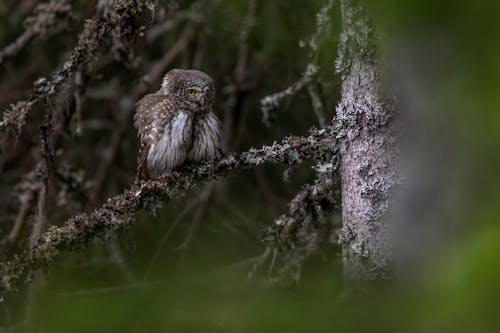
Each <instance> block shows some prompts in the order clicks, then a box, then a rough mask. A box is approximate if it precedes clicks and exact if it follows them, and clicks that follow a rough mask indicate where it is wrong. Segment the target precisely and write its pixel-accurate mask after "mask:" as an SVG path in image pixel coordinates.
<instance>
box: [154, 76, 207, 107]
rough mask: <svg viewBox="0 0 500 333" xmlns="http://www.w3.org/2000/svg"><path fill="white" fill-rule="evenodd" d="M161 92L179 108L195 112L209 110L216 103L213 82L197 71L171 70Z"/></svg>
mask: <svg viewBox="0 0 500 333" xmlns="http://www.w3.org/2000/svg"><path fill="white" fill-rule="evenodd" d="M161 90H162V92H163V93H164V94H165V95H168V96H169V97H170V98H171V99H172V100H173V101H174V102H175V103H176V104H177V105H178V106H179V107H182V108H187V109H189V110H193V111H203V110H208V109H210V108H211V107H212V104H213V102H214V95H215V92H214V82H213V80H212V79H211V78H210V76H208V75H207V74H205V73H203V72H201V71H197V70H185V69H172V70H170V71H169V72H168V73H167V74H165V77H164V78H163V82H162V85H161Z"/></svg>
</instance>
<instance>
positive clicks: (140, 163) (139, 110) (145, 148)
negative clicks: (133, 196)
mask: <svg viewBox="0 0 500 333" xmlns="http://www.w3.org/2000/svg"><path fill="white" fill-rule="evenodd" d="M165 102H166V96H165V95H161V94H149V95H146V96H144V98H143V99H141V100H140V101H139V102H137V104H136V112H135V114H134V125H135V127H136V128H137V131H138V134H139V138H140V140H141V148H140V150H139V156H138V159H137V173H136V177H137V178H138V179H146V178H149V177H150V175H149V172H148V169H147V165H146V163H147V157H148V154H149V149H150V147H151V143H152V142H153V141H157V140H158V139H159V137H161V135H162V130H163V128H164V127H165V123H166V122H167V121H168V120H169V119H171V117H172V116H173V115H172V112H167V111H165Z"/></svg>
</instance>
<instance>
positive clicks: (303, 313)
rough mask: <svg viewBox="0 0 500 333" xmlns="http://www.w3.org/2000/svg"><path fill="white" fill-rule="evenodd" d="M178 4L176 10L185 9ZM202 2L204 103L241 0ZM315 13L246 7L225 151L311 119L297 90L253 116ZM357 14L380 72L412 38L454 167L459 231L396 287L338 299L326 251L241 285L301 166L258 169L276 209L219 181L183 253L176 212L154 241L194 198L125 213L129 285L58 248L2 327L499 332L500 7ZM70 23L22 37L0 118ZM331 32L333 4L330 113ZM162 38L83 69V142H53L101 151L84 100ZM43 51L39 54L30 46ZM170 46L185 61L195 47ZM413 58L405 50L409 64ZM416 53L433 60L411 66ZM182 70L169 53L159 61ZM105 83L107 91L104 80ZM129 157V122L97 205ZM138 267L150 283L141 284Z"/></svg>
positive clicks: (125, 172)
mask: <svg viewBox="0 0 500 333" xmlns="http://www.w3.org/2000/svg"><path fill="white" fill-rule="evenodd" d="M14 3H15V1H4V2H2V3H1V4H0V16H1V17H0V19H1V21H0V22H1V23H0V42H1V45H5V44H6V43H7V42H9V41H12V40H13V39H14V38H15V37H16V36H17V35H18V34H19V33H20V32H21V31H22V27H21V26H20V25H19V24H17V23H15V22H14V23H11V22H10V21H9V20H8V18H9V15H10V14H11V12H10V8H13V7H15V5H14ZM165 3H167V2H165ZM179 4H180V5H181V6H182V7H183V8H189V1H188V2H184V1H182V2H179ZM205 5H207V9H206V11H205V12H206V13H207V15H208V20H207V22H204V23H203V24H204V25H205V27H208V28H207V30H205V31H204V32H203V34H204V36H205V37H204V38H206V45H207V49H206V50H205V57H204V59H203V60H204V61H203V65H202V69H204V70H205V71H207V72H208V73H210V74H212V75H213V76H214V77H215V78H216V85H217V89H218V96H219V99H218V102H217V103H218V106H219V107H220V108H222V102H223V101H224V96H225V95H224V92H223V91H222V89H223V87H224V85H225V84H227V83H228V80H230V77H231V76H232V75H233V70H234V66H235V62H236V58H237V52H238V40H239V29H240V26H241V22H242V20H243V18H244V16H245V11H246V1H233V0H214V1H207V2H205ZM321 5H323V1H304V0H290V1H278V0H272V1H259V3H258V8H257V17H256V22H255V27H254V28H253V30H252V32H251V35H250V39H249V45H250V49H251V50H252V56H251V60H250V64H249V68H250V75H251V76H253V77H254V78H255V80H256V82H257V84H256V87H257V88H255V89H254V90H252V92H251V96H250V104H251V107H250V109H251V111H250V113H249V115H248V124H247V126H246V129H245V136H244V138H243V142H242V143H241V147H243V148H246V147H249V146H252V145H255V146H258V145H260V144H263V143H269V142H272V141H273V140H275V139H277V138H280V137H282V136H283V135H287V134H289V133H290V132H292V133H299V134H301V133H304V132H305V130H306V129H307V128H308V127H310V126H311V125H312V124H314V123H315V118H314V115H313V113H312V112H309V110H310V102H309V99H308V96H307V93H306V92H301V93H300V94H299V95H297V96H295V97H294V98H293V101H288V102H287V103H286V104H285V106H284V107H282V108H281V109H280V111H279V113H278V118H277V119H276V122H275V125H274V127H273V128H272V129H267V128H265V127H264V126H263V125H262V123H261V122H260V117H261V114H260V111H259V99H260V98H262V97H264V96H265V95H267V94H270V93H273V92H276V91H279V90H282V89H284V88H286V87H287V86H288V85H289V84H291V83H292V82H294V81H295V80H297V79H298V78H299V77H300V75H301V73H302V72H303V71H304V69H305V68H306V66H307V63H308V62H309V60H308V58H307V54H308V52H309V51H308V50H307V49H304V48H300V47H299V41H300V40H303V39H305V38H307V37H308V36H310V35H311V34H312V33H313V32H314V29H315V13H316V12H317V10H318V8H319V7H320V6H321ZM76 6H82V4H80V3H77V4H76ZM366 6H367V8H368V11H369V12H370V13H371V14H372V15H373V20H374V24H375V26H376V27H377V29H378V32H379V36H380V43H381V50H382V52H383V55H384V58H383V59H384V61H385V63H384V65H385V66H386V67H387V68H388V69H390V68H391V65H392V64H391V55H392V54H393V52H394V50H395V49H397V48H399V47H401V45H404V46H407V45H413V49H411V50H415V49H416V48H418V45H425V46H426V48H425V49H424V50H421V49H420V50H419V52H423V53H425V56H424V57H422V58H421V59H422V62H421V63H416V64H415V66H417V68H421V69H422V72H423V73H424V74H423V75H428V77H425V80H424V82H430V84H431V87H432V89H433V91H434V94H433V95H432V97H433V103H435V105H438V108H437V109H438V111H439V112H440V115H439V117H436V121H439V124H438V127H440V126H442V127H443V128H445V131H450V133H453V136H454V137H455V138H456V140H457V141H456V144H457V145H460V147H459V149H458V150H459V152H460V153H461V154H463V156H464V159H463V162H464V165H463V166H460V167H463V168H464V170H465V172H464V174H465V175H466V176H465V177H464V178H463V184H462V185H463V186H461V188H462V189H463V191H464V192H465V193H464V194H465V200H464V202H465V206H464V207H460V211H461V212H463V214H462V215H461V216H460V217H459V218H460V219H461V220H465V222H466V223H465V224H463V225H462V226H463V227H462V228H461V229H460V230H461V231H462V232H461V233H458V234H455V236H454V237H453V239H454V242H452V243H451V244H447V245H446V246H443V248H442V249H441V252H439V253H436V255H435V256H432V257H429V258H428V259H429V260H428V262H427V263H426V265H425V267H422V268H419V270H418V271H419V273H418V274H416V276H414V278H413V279H412V280H411V281H402V282H395V283H394V284H391V285H389V286H388V285H383V286H378V287H377V288H374V290H368V291H367V292H366V293H365V294H362V295H352V294H349V291H348V290H349V289H347V291H346V289H343V287H344V286H343V282H342V280H341V263H340V260H337V259H332V257H333V258H335V256H332V253H331V252H332V251H333V250H332V249H331V248H329V249H325V251H326V252H328V253H327V254H328V255H323V253H322V252H320V253H319V254H318V256H317V257H315V258H313V260H311V262H310V263H308V264H307V265H306V267H304V270H303V273H302V279H301V280H300V282H299V283H298V284H296V285H293V286H289V287H286V288H279V287H269V286H267V284H266V281H267V279H266V277H267V275H268V272H267V271H268V270H270V267H269V265H267V266H265V267H264V268H262V270H263V272H262V273H263V274H262V275H264V277H258V278H256V279H254V280H251V281H248V280H247V273H248V271H249V270H250V269H251V267H252V262H249V261H248V260H247V259H248V258H254V257H255V256H258V255H260V254H261V253H262V252H263V250H264V249H263V248H262V245H261V244H260V243H259V241H258V239H257V235H258V231H259V229H260V227H262V226H264V225H268V224H269V223H271V221H273V219H274V218H276V217H277V216H278V215H279V214H280V213H281V212H283V209H284V208H285V202H286V201H287V200H289V199H290V198H291V197H292V195H293V193H294V192H295V191H296V190H297V189H298V187H299V186H300V184H302V183H304V182H305V181H306V180H307V178H308V177H309V176H308V175H307V172H302V173H301V170H307V166H305V167H303V169H301V168H299V169H298V171H297V172H296V173H295V174H294V175H293V177H292V178H291V183H282V182H281V173H282V171H283V170H280V169H279V168H277V167H273V168H266V169H265V170H262V172H264V174H265V175H266V179H269V180H270V183H271V184H272V188H273V192H274V195H275V196H276V198H275V199H276V200H274V201H272V202H269V200H268V199H266V198H263V197H262V193H260V192H259V191H258V190H257V189H256V185H255V181H254V172H253V171H252V172H250V171H249V172H245V173H243V174H242V175H239V176H238V177H237V178H232V179H229V180H227V181H224V182H223V187H224V188H225V190H226V191H227V192H225V194H224V198H219V197H218V196H217V198H215V199H214V200H213V201H211V202H210V203H209V207H208V208H207V211H206V213H205V217H204V219H203V221H202V224H201V225H200V227H199V230H198V232H197V234H196V238H195V240H194V242H193V245H192V247H191V248H189V250H187V251H183V250H182V249H179V246H180V245H182V244H183V240H184V239H185V238H186V235H187V233H188V232H189V227H190V224H191V222H192V220H193V216H192V215H193V211H194V209H188V211H187V213H186V214H185V215H184V217H183V218H181V219H180V220H179V221H178V225H179V226H178V227H177V228H175V229H174V231H173V232H172V234H171V236H170V237H169V238H168V239H167V241H166V242H165V244H164V245H163V247H161V248H160V250H158V248H159V245H158V244H159V243H160V241H161V239H162V238H163V237H164V236H165V234H166V233H167V232H168V229H169V227H170V225H171V224H172V223H173V221H175V220H176V216H179V215H180V214H182V212H183V211H184V210H185V209H186V208H185V207H186V206H187V205H188V203H189V202H192V201H194V200H196V199H197V195H198V194H197V193H192V194H191V195H190V196H189V197H188V198H186V199H182V200H179V201H177V202H171V203H169V204H168V207H166V208H164V209H162V210H161V211H160V212H159V213H158V215H157V216H156V217H154V218H149V217H147V216H143V217H140V223H138V225H137V226H136V227H135V228H134V230H129V231H127V232H125V233H124V234H123V235H121V236H120V238H119V239H120V240H119V242H118V244H119V246H120V247H121V248H122V249H123V252H124V253H123V254H124V256H125V260H126V263H127V266H128V268H129V269H130V271H132V272H133V273H134V276H135V280H132V281H131V280H127V279H126V278H125V276H124V274H123V272H122V271H120V270H119V268H118V267H117V265H115V264H112V263H111V261H112V260H110V254H109V251H108V250H107V249H106V248H103V247H102V246H93V247H91V248H90V249H88V250H87V251H85V252H84V253H79V254H72V255H68V256H67V258H66V259H65V260H64V262H62V263H61V264H60V265H58V266H57V267H54V268H53V269H52V270H51V272H50V276H49V278H47V279H46V281H45V285H44V288H42V290H41V291H40V292H39V295H38V297H36V301H34V304H31V306H32V307H33V311H32V312H33V317H30V316H28V315H26V314H25V313H24V311H25V308H26V304H25V302H24V301H19V304H17V305H18V306H17V307H16V308H15V309H13V312H12V313H11V315H12V318H15V320H14V319H13V320H12V325H14V327H13V329H12V330H11V331H12V332H21V331H27V332H51V333H52V332H54V333H55V332H89V331H92V332H278V331H283V332H337V331H338V332H361V331H365V332H378V331H380V332H403V331H404V332H426V333H427V332H497V331H498V329H499V328H500V318H499V316H498V300H499V299H500V288H499V287H498V281H499V280H500V266H499V265H498V262H497V261H498V259H497V258H498V254H499V253H500V227H499V225H500V224H499V214H498V213H499V212H498V207H499V205H498V198H499V196H500V191H499V188H500V186H499V185H500V184H499V183H498V177H497V176H496V171H497V170H498V167H499V163H498V162H499V157H498V156H499V154H498V144H499V142H500V130H499V129H500V113H499V112H498V111H499V108H500V94H499V91H500V44H499V43H498V42H497V39H498V36H500V25H499V24H498V18H497V16H498V13H499V11H500V2H498V1H495V0H491V1H488V0H479V1H475V2H470V1H461V0H457V1H451V0H442V1H437V2H436V1H429V0H424V1H422V0H419V1H417V0H406V1H396V0H379V1H373V2H372V1H367V2H366ZM75 13H81V12H80V11H76V12H75ZM75 15H79V14H75ZM81 21H82V17H74V22H73V23H72V25H71V29H74V30H71V31H70V32H71V33H66V32H61V33H58V34H57V36H55V37H50V40H49V41H47V40H39V41H38V40H37V41H34V42H33V43H32V45H30V46H29V47H28V48H27V49H26V50H24V51H23V52H22V54H21V55H20V58H19V59H16V60H14V61H12V62H11V63H9V64H6V65H5V66H4V68H2V69H1V70H0V72H1V75H2V80H3V81H4V83H5V80H7V79H12V77H10V76H9V75H8V74H6V73H8V72H9V71H10V70H11V66H12V67H14V68H15V67H17V66H27V68H28V69H29V70H27V71H26V72H24V73H23V75H24V76H23V77H16V79H15V80H14V81H12V82H10V86H9V89H11V90H7V88H6V85H5V84H1V83H0V88H1V90H0V91H1V95H2V96H1V101H0V104H1V106H2V109H3V107H5V106H6V105H8V104H9V103H12V102H14V101H15V100H16V99H19V98H20V96H22V95H23V94H24V93H26V92H27V91H29V89H30V87H31V82H32V81H33V80H34V79H36V78H37V77H39V76H42V75H46V74H47V73H49V72H50V71H51V70H53V69H54V68H56V66H57V65H58V64H60V63H61V62H62V61H63V60H64V59H65V57H66V56H67V53H65V52H61V50H69V49H70V48H71V45H73V44H74V42H75V39H74V36H75V35H76V34H75V32H77V31H79V30H80V28H81ZM339 27H340V25H339V10H338V6H335V9H334V10H333V11H332V30H331V31H330V34H329V37H328V38H327V40H325V41H324V43H323V45H322V47H321V52H320V57H319V61H318V63H319V65H320V66H321V68H322V70H321V74H320V78H321V80H322V83H323V84H322V89H323V95H324V99H325V105H326V106H327V109H328V112H329V114H330V116H331V115H332V114H333V111H334V106H335V103H336V101H337V99H338V96H339V87H340V82H339V81H340V78H338V77H335V76H334V60H335V56H336V43H337V41H338V33H339V31H338V29H339ZM178 33H180V30H178V29H177V30H176V31H175V32H173V33H169V34H168V35H166V36H165V37H162V38H161V40H160V41H158V45H157V49H148V50H146V51H147V52H144V54H142V53H141V54H140V61H139V62H138V67H136V68H133V69H132V70H128V69H126V68H124V67H123V66H121V65H119V64H114V63H112V64H111V65H109V66H106V67H105V68H99V69H98V71H97V72H98V75H97V76H96V78H94V79H93V83H92V89H90V90H89V94H90V95H91V96H94V97H87V101H86V102H85V106H84V107H85V111H84V119H89V123H85V124H86V125H87V127H86V129H85V132H84V136H83V137H73V138H69V139H68V140H67V142H66V145H67V146H68V147H71V146H72V145H75V144H76V143H78V145H79V146H80V147H95V146H102V147H105V146H106V145H107V142H108V141H109V137H110V132H111V128H112V126H113V121H112V117H113V113H112V112H109V113H108V114H107V115H106V117H108V118H110V120H109V121H108V122H104V123H100V124H98V123H92V122H91V121H90V120H92V119H93V118H98V117H97V116H96V115H95V114H93V113H92V112H93V111H92V110H94V109H96V110H101V111H102V110H104V109H110V110H113V108H114V107H116V105H113V103H116V100H111V102H110V101H109V100H104V101H103V100H100V99H99V97H98V95H99V92H101V93H102V92H103V91H106V89H111V90H113V89H115V88H116V87H121V88H120V89H122V91H123V90H126V89H123V87H128V88H130V82H134V81H137V80H138V79H139V77H140V76H141V74H142V73H144V72H147V70H148V66H150V65H151V63H152V62H154V59H158V58H159V57H161V56H162V54H163V53H164V52H165V50H166V49H167V48H166V45H169V44H171V43H172V42H174V41H175V40H176V34H178ZM429 41H430V42H429ZM47 42H48V43H49V44H50V47H46V43H47ZM419 43H420V44H419ZM415 45H417V46H415ZM137 51H138V52H143V51H144V50H137ZM186 52H187V53H188V54H192V53H193V52H195V50H192V49H188V50H187V51H186ZM186 57H187V58H189V56H186ZM186 57H184V58H186ZM103 58H106V55H103ZM415 58H418V57H414V58H412V60H413V61H414V60H415ZM429 59H432V60H433V61H432V62H427V60H429ZM26 64H28V65H26ZM183 65H185V63H183V62H182V59H179V60H178V62H176V63H175V66H183ZM428 66H429V67H428ZM111 76H113V77H115V78H118V80H119V82H115V81H111V82H110V81H109V80H108V78H109V77H111ZM103 103H104V106H103ZM106 103H108V104H106ZM94 106H96V108H94ZM98 119H102V117H101V118H98ZM88 149H89V150H85V149H83V151H80V150H75V151H73V152H72V154H73V155H74V156H73V159H74V161H75V162H76V163H77V165H80V166H81V167H83V168H84V169H85V170H86V172H87V173H88V174H93V172H94V170H95V168H96V163H95V159H97V158H99V156H98V155H97V156H95V155H94V153H93V152H91V151H90V148H88ZM68 150H69V149H68ZM136 151H137V140H136V139H135V132H134V130H133V128H132V127H129V128H128V129H127V139H126V140H125V142H124V143H123V148H122V151H121V153H120V154H119V156H118V158H117V161H116V162H115V165H114V168H115V170H114V172H113V174H112V176H113V177H117V178H119V179H122V181H121V182H119V181H118V182H117V181H113V182H108V183H107V187H106V189H105V191H104V193H103V194H102V198H105V197H108V196H109V195H111V194H112V193H116V192H118V191H119V190H120V189H121V188H122V187H123V186H125V185H126V184H127V182H129V181H130V179H132V174H133V170H134V165H135V154H136ZM88 156H93V158H89V157H88ZM457 167H458V166H457ZM228 201H230V202H229V205H228V204H227V202H228ZM457 209H458V208H457ZM336 250H338V249H336ZM156 251H159V252H158V253H159V255H158V257H157V260H156V261H154V262H151V258H153V257H154V255H155V252H156ZM150 268H151V270H150V274H148V275H147V276H145V272H147V271H148V270H149V269H150ZM273 274H274V272H270V273H269V275H270V276H273ZM23 296H24V295H23ZM23 299H24V298H23ZM23 318H24V319H23Z"/></svg>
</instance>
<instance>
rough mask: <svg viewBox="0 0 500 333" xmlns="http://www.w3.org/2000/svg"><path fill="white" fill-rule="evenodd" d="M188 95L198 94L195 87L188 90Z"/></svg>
mask: <svg viewBox="0 0 500 333" xmlns="http://www.w3.org/2000/svg"><path fill="white" fill-rule="evenodd" d="M188 95H189V96H194V95H196V91H195V90H194V89H189V90H188Z"/></svg>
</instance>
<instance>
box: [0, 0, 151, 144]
mask: <svg viewBox="0 0 500 333" xmlns="http://www.w3.org/2000/svg"><path fill="white" fill-rule="evenodd" d="M148 6H149V1H146V0H143V1H134V0H117V1H113V2H112V5H110V7H109V8H107V10H104V11H103V13H102V15H101V16H100V17H98V18H96V19H92V20H87V21H86V23H85V25H84V28H83V31H82V32H81V34H80V36H79V38H78V42H77V44H76V46H75V48H74V49H73V51H72V52H71V56H70V58H69V59H68V60H67V61H66V62H65V63H64V64H63V65H62V66H61V67H60V68H59V69H58V70H56V71H55V72H54V73H53V74H52V75H50V77H48V78H46V77H42V78H39V79H38V80H36V81H35V82H34V88H33V92H32V94H31V95H30V96H29V97H28V98H27V99H25V100H23V101H18V102H16V103H14V104H12V105H11V107H10V108H9V109H8V110H6V111H5V112H4V116H3V120H2V121H0V137H1V136H3V135H4V134H5V131H6V130H7V128H9V127H10V126H15V127H16V128H17V131H18V133H19V132H20V131H21V130H22V128H23V127H24V125H25V123H26V119H27V117H28V115H29V113H30V112H31V111H32V110H33V108H34V107H35V106H37V105H38V104H40V103H43V102H46V101H47V100H49V99H51V98H52V97H54V96H56V95H57V94H58V93H59V92H60V90H61V88H62V87H63V86H64V85H65V84H66V83H68V80H69V78H71V77H72V75H73V74H74V73H75V72H77V71H78V69H79V68H81V67H82V66H85V65H87V64H88V63H90V62H91V61H92V60H93V59H94V58H95V57H94V56H95V54H96V53H97V51H98V50H99V49H100V47H101V46H102V45H103V41H104V39H105V37H106V36H108V34H109V33H110V32H112V33H113V37H114V38H118V39H120V38H123V39H124V40H129V39H133V38H135V37H137V36H138V35H139V32H140V29H139V27H137V26H136V25H135V23H134V18H135V16H137V15H138V14H139V13H140V12H142V11H143V10H144V9H145V8H149V7H148Z"/></svg>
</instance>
